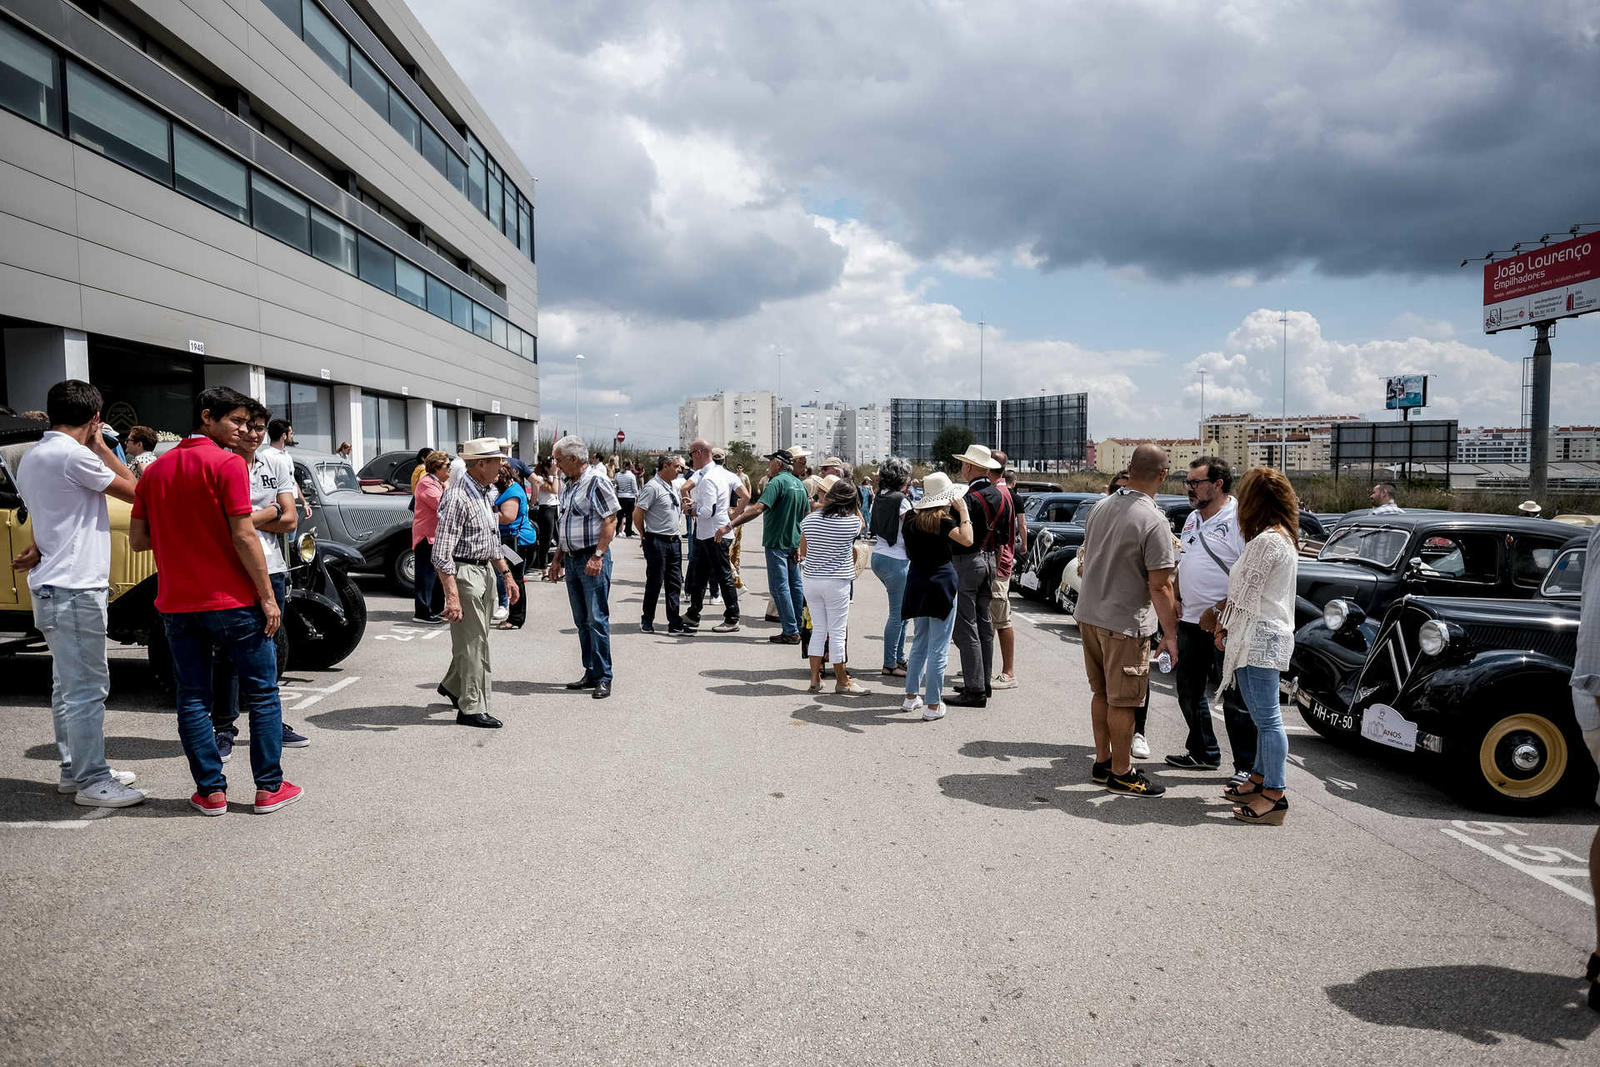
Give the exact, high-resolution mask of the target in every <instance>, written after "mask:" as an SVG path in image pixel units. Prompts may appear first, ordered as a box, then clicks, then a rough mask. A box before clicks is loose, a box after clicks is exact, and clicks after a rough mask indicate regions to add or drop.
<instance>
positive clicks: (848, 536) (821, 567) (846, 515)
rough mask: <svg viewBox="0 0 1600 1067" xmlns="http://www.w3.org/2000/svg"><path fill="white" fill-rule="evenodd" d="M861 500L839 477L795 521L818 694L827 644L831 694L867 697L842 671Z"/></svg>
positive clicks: (813, 683) (813, 687)
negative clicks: (812, 507)
mask: <svg viewBox="0 0 1600 1067" xmlns="http://www.w3.org/2000/svg"><path fill="white" fill-rule="evenodd" d="M861 525H862V524H861V498H860V497H858V496H857V495H856V488H855V486H854V485H851V484H850V482H849V481H848V480H847V479H844V478H840V479H839V480H837V481H836V482H834V483H833V485H832V486H831V487H830V488H829V489H828V491H827V494H826V495H825V496H824V497H823V498H822V505H821V507H819V508H818V509H817V510H816V511H813V512H812V513H811V514H809V515H807V516H806V517H805V518H804V519H802V520H801V521H800V585H801V587H802V588H803V589H804V591H805V597H806V607H807V608H808V609H809V610H810V612H811V646H810V647H809V648H808V649H807V650H806V651H807V654H808V655H809V656H810V658H811V689H810V691H811V692H813V693H817V692H821V690H822V654H823V646H824V643H826V646H827V652H828V659H829V660H831V661H832V663H833V679H834V685H833V691H834V692H835V693H855V694H861V693H867V692H870V690H868V689H867V687H866V686H864V685H860V684H858V683H856V682H853V681H851V680H850V675H849V674H848V673H847V672H846V671H845V666H844V643H845V628H846V627H847V625H848V624H849V622H850V586H851V583H853V582H854V581H855V577H856V559H855V552H854V550H853V546H854V545H855V540H856V535H857V534H859V533H860V532H861Z"/></svg>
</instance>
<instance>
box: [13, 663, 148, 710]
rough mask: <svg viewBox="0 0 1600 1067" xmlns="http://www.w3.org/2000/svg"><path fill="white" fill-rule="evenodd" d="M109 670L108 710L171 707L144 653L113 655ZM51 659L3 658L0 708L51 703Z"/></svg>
mask: <svg viewBox="0 0 1600 1067" xmlns="http://www.w3.org/2000/svg"><path fill="white" fill-rule="evenodd" d="M107 667H108V668H109V670H110V673H111V692H110V694H109V695H108V696H107V697H106V708H107V710H108V711H164V712H170V711H172V710H173V705H172V698H171V697H170V696H168V695H167V694H166V693H165V692H163V691H162V689H161V687H160V686H158V685H157V684H156V680H155V675H154V674H152V673H151V671H150V665H149V663H148V662H146V661H145V659H144V657H143V656H140V657H138V658H134V657H129V656H113V657H111V658H110V659H109V660H108V661H107ZM51 686H52V680H51V661H50V657H49V656H47V655H46V656H34V655H20V656H12V657H10V658H8V659H6V660H5V686H4V693H3V695H0V707H8V708H37V707H40V706H41V705H43V706H44V708H45V709H46V710H48V708H49V705H50V691H51Z"/></svg>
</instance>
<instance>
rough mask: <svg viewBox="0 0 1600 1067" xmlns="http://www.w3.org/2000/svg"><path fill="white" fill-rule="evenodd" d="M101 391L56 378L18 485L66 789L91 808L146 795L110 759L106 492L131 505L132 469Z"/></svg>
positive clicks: (19, 562)
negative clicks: (116, 448)
mask: <svg viewBox="0 0 1600 1067" xmlns="http://www.w3.org/2000/svg"><path fill="white" fill-rule="evenodd" d="M101 403H102V400H101V396H100V390H98V389H96V388H95V387H94V386H92V385H90V384H89V383H88V382H83V381H78V380H76V379H69V380H67V381H64V382H57V383H56V384H55V385H53V386H51V387H50V392H49V393H48V394H46V399H45V413H46V414H47V415H48V416H49V418H50V429H49V430H48V431H46V432H45V435H44V437H43V438H42V439H41V440H40V441H39V443H38V444H37V445H35V446H34V447H33V448H32V449H30V450H29V451H28V452H27V454H26V455H24V456H23V457H22V460H21V462H20V463H19V464H18V465H17V471H16V480H17V490H18V492H20V493H21V494H22V500H23V503H25V504H27V506H28V513H29V515H30V517H31V519H32V522H33V539H34V547H33V548H30V549H28V550H26V551H24V552H22V553H20V554H19V555H18V556H17V558H16V559H15V560H14V561H13V562H12V564H11V565H12V567H13V568H14V569H15V570H19V571H28V572H29V573H28V590H29V592H30V594H31V595H32V599H33V618H34V624H35V625H36V626H38V627H39V632H40V633H42V634H43V635H44V640H45V644H46V645H47V646H49V648H50V655H51V657H52V660H53V662H52V674H53V676H54V678H53V681H54V685H53V686H52V688H51V693H50V712H51V716H52V718H53V719H54V720H55V729H56V748H57V749H58V750H59V752H60V754H61V780H60V783H59V784H58V785H57V787H56V788H57V791H59V792H62V793H75V794H76V796H74V797H73V802H74V803H76V804H82V805H84V806H85V807H98V808H126V807H129V806H131V805H133V804H137V803H139V802H140V801H142V800H144V798H145V797H144V793H142V792H141V791H139V790H137V789H133V788H131V786H132V784H133V780H134V775H133V773H132V772H130V771H114V770H112V769H111V768H110V767H109V766H107V764H106V739H105V715H106V694H107V693H109V692H110V689H111V674H110V672H109V671H108V669H107V667H106V600H107V593H108V590H109V587H110V585H111V515H110V511H109V510H108V509H107V507H106V497H107V496H114V497H116V498H117V499H118V500H124V501H131V500H133V494H134V486H135V482H134V478H133V472H131V471H130V470H128V468H127V467H125V466H124V465H123V464H122V461H121V460H119V459H118V458H117V457H116V453H114V452H113V451H112V450H111V448H110V446H109V445H108V444H107V443H106V441H105V438H104V437H103V436H102V435H101V433H100V428H101V423H100V406H101Z"/></svg>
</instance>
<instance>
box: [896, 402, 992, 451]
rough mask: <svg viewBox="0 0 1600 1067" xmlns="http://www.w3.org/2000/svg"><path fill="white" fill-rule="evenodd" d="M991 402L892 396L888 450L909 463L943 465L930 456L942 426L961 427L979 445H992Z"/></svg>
mask: <svg viewBox="0 0 1600 1067" xmlns="http://www.w3.org/2000/svg"><path fill="white" fill-rule="evenodd" d="M997 411H998V404H997V402H996V401H993V400H915V399H905V398H900V397H896V398H894V399H891V400H890V401H889V451H890V452H891V453H892V454H894V455H896V456H905V457H906V458H907V459H909V460H911V461H912V462H913V463H929V462H943V459H944V457H942V456H934V455H933V441H934V438H936V437H938V436H939V432H940V431H941V430H943V429H944V428H945V427H946V426H965V427H966V428H967V430H968V431H970V432H971V434H972V437H973V440H975V441H977V442H978V443H979V444H987V445H992V444H994V443H995V431H996V429H997V427H996V426H995V415H996V413H997Z"/></svg>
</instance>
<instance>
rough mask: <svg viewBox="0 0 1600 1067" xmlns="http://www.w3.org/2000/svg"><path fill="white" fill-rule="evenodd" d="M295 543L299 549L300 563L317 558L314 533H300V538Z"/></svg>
mask: <svg viewBox="0 0 1600 1067" xmlns="http://www.w3.org/2000/svg"><path fill="white" fill-rule="evenodd" d="M295 544H296V547H297V548H298V549H299V550H300V562H301V563H310V562H311V561H312V560H314V559H316V558H317V538H316V535H315V534H301V535H300V540H299V541H297V542H295Z"/></svg>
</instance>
